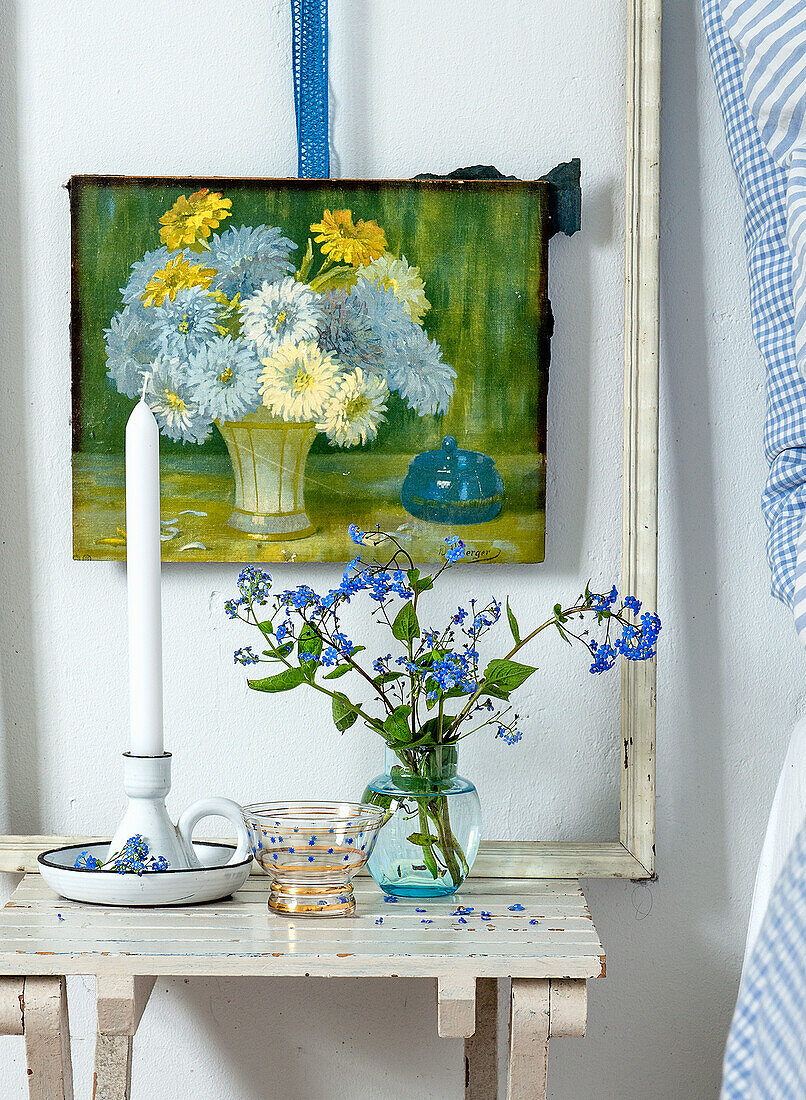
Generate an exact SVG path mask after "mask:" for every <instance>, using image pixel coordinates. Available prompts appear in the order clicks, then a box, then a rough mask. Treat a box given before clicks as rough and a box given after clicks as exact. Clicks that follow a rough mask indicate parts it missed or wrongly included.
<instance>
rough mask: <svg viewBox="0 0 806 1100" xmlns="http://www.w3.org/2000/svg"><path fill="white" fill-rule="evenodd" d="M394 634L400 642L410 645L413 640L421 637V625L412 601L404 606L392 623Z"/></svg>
mask: <svg viewBox="0 0 806 1100" xmlns="http://www.w3.org/2000/svg"><path fill="white" fill-rule="evenodd" d="M392 634H393V635H394V637H395V638H397V640H398V641H399V642H405V643H406V644H408V643H409V642H410V641H411V640H412V639H413V638H419V637H420V624H419V623H418V622H417V614H416V612H415V610H414V604H413V603H412V602H411V600H409V601H408V603H405V604H403V606H402V607H401V609H400V610H399V611H398V613H397V615H396V616H395V621H394V622H393V623H392Z"/></svg>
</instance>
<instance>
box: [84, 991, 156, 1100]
mask: <svg viewBox="0 0 806 1100" xmlns="http://www.w3.org/2000/svg"><path fill="white" fill-rule="evenodd" d="M155 981H156V979H155V978H141V977H137V978H132V977H126V978H103V977H102V978H98V991H97V999H98V1034H97V1036H96V1039H95V1079H94V1085H93V1092H92V1096H93V1100H130V1097H131V1087H132V1042H133V1039H134V1035H135V1032H136V1031H137V1025H138V1024H139V1023H140V1017H141V1016H142V1015H143V1010H144V1009H145V1006H146V1004H147V1003H148V998H149V996H150V995H151V990H152V989H153V988H154V982H155Z"/></svg>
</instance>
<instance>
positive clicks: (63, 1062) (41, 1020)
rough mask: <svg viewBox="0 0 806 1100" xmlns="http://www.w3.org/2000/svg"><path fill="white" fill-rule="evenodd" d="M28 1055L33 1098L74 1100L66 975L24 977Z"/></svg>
mask: <svg viewBox="0 0 806 1100" xmlns="http://www.w3.org/2000/svg"><path fill="white" fill-rule="evenodd" d="M23 1026H24V1029H25V1057H26V1061H27V1064H28V1095H29V1096H30V1098H31V1100H73V1067H72V1063H71V1061H70V1025H69V1022H68V1016H67V986H66V982H65V979H64V978H59V977H55V978H52V977H43V976H38V977H32V978H26V979H25V985H24V990H23Z"/></svg>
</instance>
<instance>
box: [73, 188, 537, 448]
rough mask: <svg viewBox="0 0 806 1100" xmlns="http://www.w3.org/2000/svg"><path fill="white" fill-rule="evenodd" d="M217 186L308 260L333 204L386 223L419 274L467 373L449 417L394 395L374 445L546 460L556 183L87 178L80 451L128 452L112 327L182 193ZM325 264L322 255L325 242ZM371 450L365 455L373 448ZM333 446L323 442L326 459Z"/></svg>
mask: <svg viewBox="0 0 806 1100" xmlns="http://www.w3.org/2000/svg"><path fill="white" fill-rule="evenodd" d="M202 186H209V187H210V188H211V189H213V190H217V191H221V192H223V193H224V195H225V196H226V197H227V198H229V199H231V200H232V208H231V215H232V216H231V217H230V218H228V219H226V221H225V222H223V223H222V225H221V226H220V228H219V230H218V232H223V230H224V229H226V228H227V227H228V226H236V227H237V226H241V225H247V226H257V225H261V224H266V225H272V226H274V225H276V226H280V227H281V229H282V231H283V233H284V235H285V236H286V237H289V238H290V239H291V240H292V241H294V242H295V243H296V244H297V245H298V246H299V247H298V249H297V251H296V252H295V253H294V254H292V257H291V259H292V262H293V263H294V264H295V266H298V264H299V262H300V260H301V258H302V255H303V254H304V251H305V246H306V242H307V239H308V236H309V235H310V230H309V226H310V224H311V223H312V222H316V221H319V220H321V217H322V211H323V210H324V209H325V208H329V209H331V210H333V209H343V208H348V209H350V210H351V211H352V213H353V217H354V218H355V219H356V220H357V219H358V218H364V219H365V220H367V219H374V220H375V221H377V222H378V224H379V225H380V226H381V227H382V228H383V229H384V231H385V233H386V238H387V242H388V249H389V251H390V252H391V253H392V254H393V255H397V256H400V255H404V256H405V257H406V259H407V260H408V261H409V263H411V264H414V265H416V266H417V267H419V269H420V274H421V276H422V277H423V279H424V280H425V284H426V295H427V297H428V299H429V301H430V302H431V310H430V311H429V312H428V313H427V314H426V316H425V321H424V324H425V328H426V331H427V332H428V335H429V336H430V337H431V338H432V339H435V340H436V341H437V342H438V343H439V345H440V347H441V348H442V354H443V358H444V359H445V360H446V362H448V363H450V364H451V366H453V367H454V368H455V370H456V372H457V379H456V384H455V392H454V396H453V399H452V402H451V407H450V410H449V412H448V413H447V414H446V415H445V416H442V417H433V416H427V417H420V416H418V415H416V414H415V413H414V412H412V411H410V410H408V409H407V408H406V407H405V405H404V403H403V402H402V401H401V400H400V399H399V398H398V397H397V396H396V395H393V397H392V400H391V401H390V406H389V412H388V420H387V423H386V424H384V425H382V427H381V430H380V431H379V434H378V438H377V440H376V441H375V442H374V443H373V444H371V445H369V446H368V447H366V448H363V449H365V450H381V451H384V452H386V453H390V454H391V453H396V454H415V453H417V452H419V451H421V450H423V449H426V448H430V447H436V446H439V442H440V440H441V438H442V436H443V435H444V434H445V433H446V432H450V433H451V434H452V435H455V436H456V438H457V439H458V440H459V445H460V446H464V447H469V448H472V449H476V450H482V451H485V452H487V453H489V454H492V455H493V456H495V455H496V453H506V454H509V455H513V454H535V453H541V454H542V453H544V452H545V403H546V388H547V383H548V357H549V356H548V352H549V341H548V337H549V335H550V331H551V312H550V307H549V304H548V299H547V296H546V288H547V272H546V265H547V255H548V230H547V225H548V186H549V185H547V184H545V183H541V182H533V183H520V182H514V181H506V182H502V183H499V182H488V181H485V182H473V183H456V182H451V183H448V182H444V181H439V182H432V181H411V182H409V181H400V182H398V181H375V182H357V181H328V182H327V183H324V184H323V183H322V182H320V181H297V180H281V181H276V180H270V181H243V180H240V181H231V180H200V179H171V180H148V179H132V180H128V179H111V178H106V177H78V178H76V179H74V180H73V181H72V183H71V190H72V208H73V228H72V231H73V333H72V342H73V433H74V434H73V448H74V450H76V451H80V452H84V453H97V454H119V453H120V452H121V451H122V449H123V439H124V429H125V425H126V420H127V418H128V416H129V413H130V411H131V408H132V405H133V402H132V401H130V400H128V399H127V398H125V397H123V396H121V395H120V394H118V393H117V390H116V389H115V388H114V386H113V384H112V383H111V382H110V380H109V379H108V378H107V377H106V355H105V350H104V329H105V328H106V327H107V326H108V325H109V322H110V319H111V317H112V315H113V314H114V313H115V311H116V310H118V309H120V308H121V300H120V288H121V287H122V286H124V285H125V284H126V282H127V280H128V276H129V269H130V266H131V264H132V263H133V262H135V261H136V260H139V259H140V258H141V257H142V255H143V254H144V253H145V252H147V251H149V250H152V249H155V248H158V247H159V246H160V240H159V225H158V219H159V217H160V216H161V215H162V214H163V213H164V212H165V211H166V210H168V209H169V208H170V207H171V206H172V205H173V203H174V202H175V201H176V199H177V197H178V196H179V195H180V194H188V193H190V192H191V191H194V190H197V189H198V188H199V187H202ZM314 247H315V249H316V251H315V260H316V261H317V263H315V266H314V271H315V270H316V269H317V266H318V261H320V260H321V253H319V252H318V248H317V247H316V246H314ZM161 449H162V451H163V454H168V455H170V454H183V455H185V456H187V457H189V452H191V451H192V452H203V453H207V454H212V453H218V452H224V451H225V447H224V442H223V440H222V438H221V436H220V435H219V433H218V432H216V431H214V432H213V433H212V435H211V436H210V438H209V440H208V441H207V442H206V443H204V444H203V445H202V447H198V446H197V445H196V444H192V445H183V444H177V443H171V442H170V441H169V440H167V439H163V440H162V441H161ZM361 449H362V448H358V450H361ZM328 450H329V451H330V452H331V453H333V452H332V448H329V447H328V445H327V442H326V440H325V438H324V437H323V436H321V435H320V436H319V437H318V438H317V440H316V442H315V444H314V453H316V452H317V451H328Z"/></svg>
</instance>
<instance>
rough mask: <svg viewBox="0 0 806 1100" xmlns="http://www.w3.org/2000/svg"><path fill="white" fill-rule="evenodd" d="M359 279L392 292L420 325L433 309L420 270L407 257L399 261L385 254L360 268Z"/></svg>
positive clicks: (402, 257)
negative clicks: (426, 294)
mask: <svg viewBox="0 0 806 1100" xmlns="http://www.w3.org/2000/svg"><path fill="white" fill-rule="evenodd" d="M358 278H359V279H366V281H367V282H368V283H373V284H374V285H375V286H382V287H385V288H386V289H387V290H391V291H392V292H393V294H394V296H395V297H396V298H397V299H398V301H400V302H402V303H403V305H404V306H405V307H406V312H407V313H408V315H409V316H410V317H411V319H412V321H416V322H417V324H418V325H419V324H422V321H423V317H425V315H426V313H428V311H429V309H430V308H431V303H430V302H429V301H428V299H427V298H426V296H425V283H424V282H423V280H422V279H421V278H420V269H419V267H412V266H411V264H410V263H408V262H407V260H406V257H405V256H401V258H400V259H399V260H397V259H395V257H394V256H390V255H389V253H388V252H384V254H383V256H380V257H379V258H378V259H377V260H373V261H372V263H370V264H367V265H366V267H362V268H360V270H359V271H358Z"/></svg>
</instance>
